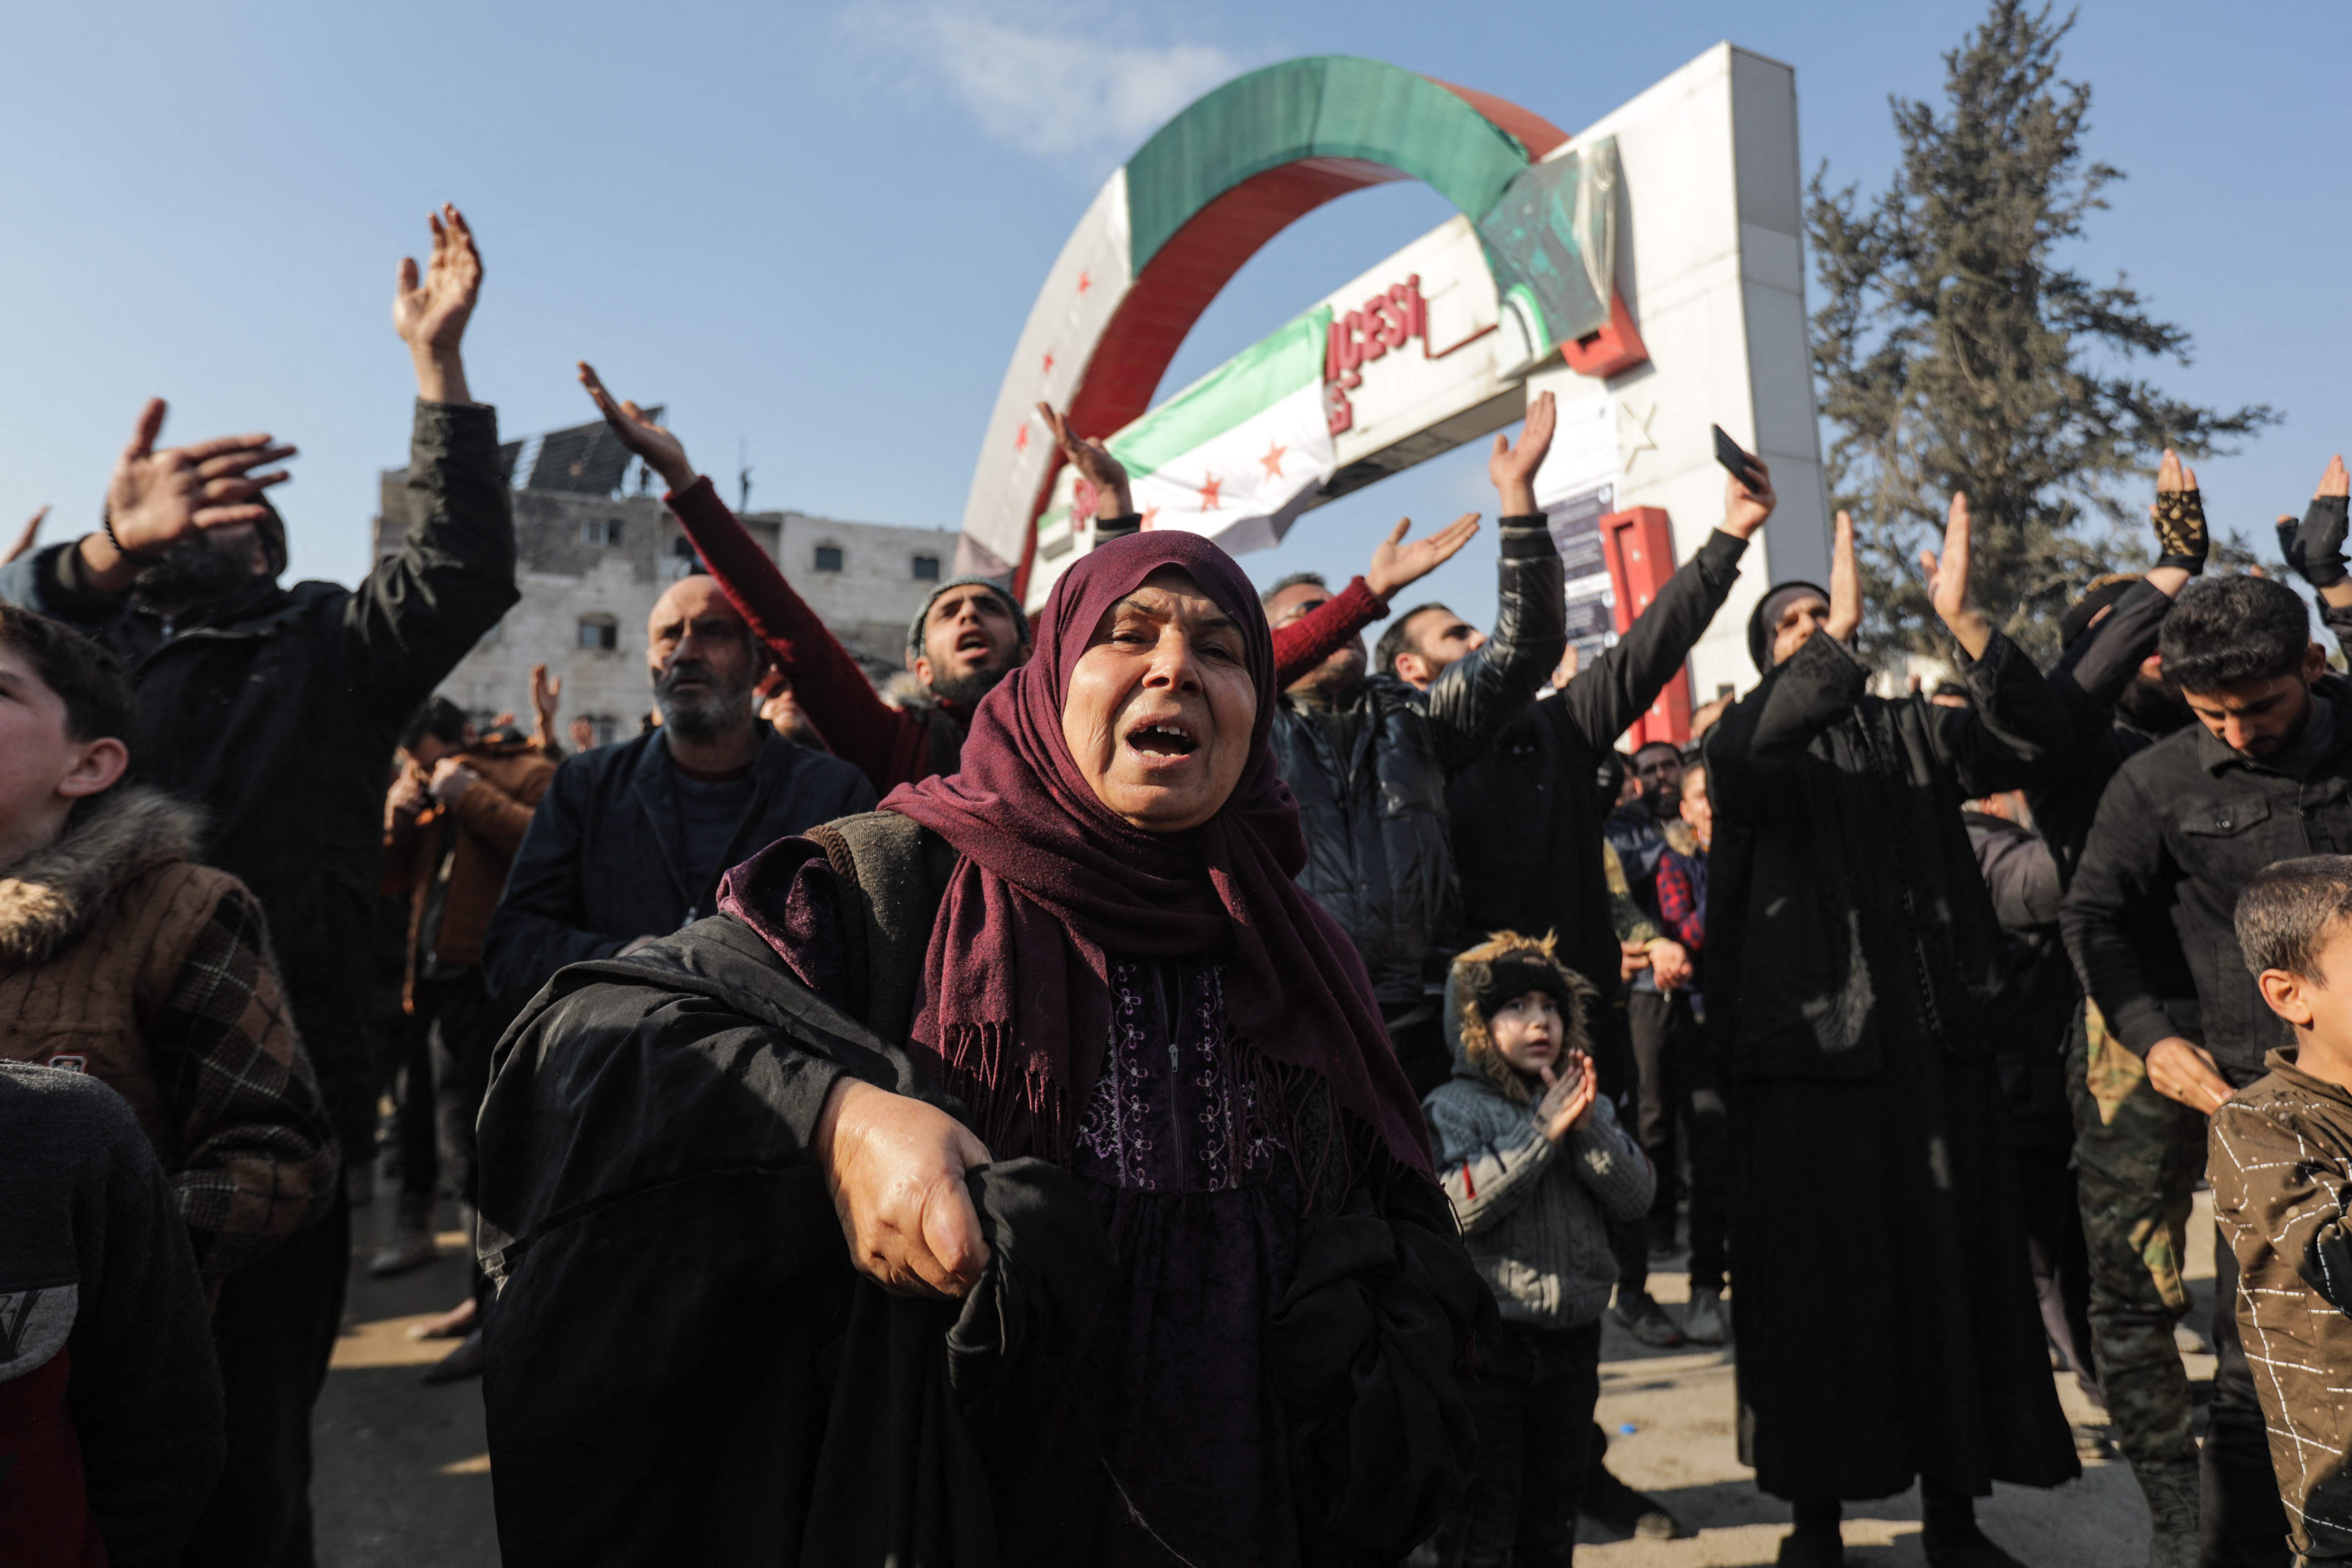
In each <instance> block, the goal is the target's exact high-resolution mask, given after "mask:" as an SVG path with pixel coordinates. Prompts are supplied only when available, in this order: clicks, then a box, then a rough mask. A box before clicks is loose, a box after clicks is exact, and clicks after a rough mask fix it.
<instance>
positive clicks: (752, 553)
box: [662, 474, 930, 795]
mask: <svg viewBox="0 0 2352 1568" xmlns="http://www.w3.org/2000/svg"><path fill="white" fill-rule="evenodd" d="M662 499H663V500H665V501H667V502H668V503H669V510H670V511H671V512H672V513H673V514H675V515H676V516H677V521H678V526H679V527H680V528H683V529H685V530H686V536H687V538H688V539H690V540H692V541H693V542H694V548H695V549H696V551H697V552H699V553H700V554H701V556H702V560H703V563H704V564H705V565H707V566H709V568H710V577H711V581H713V582H715V583H717V584H719V592H721V593H723V594H725V595H727V598H728V602H729V603H730V604H732V605H734V606H735V608H736V609H737V610H738V611H740V613H741V614H742V616H743V618H744V619H745V620H746V621H748V622H750V623H751V631H752V634H753V635H754V636H756V637H759V639H760V640H761V642H763V643H765V644H767V645H768V651H769V652H771V653H772V654H774V655H775V656H776V662H777V663H778V664H780V665H782V667H783V668H784V670H785V672H786V673H787V674H789V675H790V676H791V677H792V678H793V696H794V697H796V698H797V699H798V700H799V701H800V705H801V707H802V709H803V710H804V711H805V712H806V713H807V714H808V716H809V719H810V721H812V722H813V723H814V724H815V725H816V727H817V728H818V729H819V730H820V731H823V732H824V738H825V742H826V743H827V744H829V745H830V746H832V748H833V751H834V754H835V756H838V757H840V758H841V759H843V760H844V761H845V762H848V763H854V764H855V765H856V767H857V768H858V769H859V770H860V771H861V772H863V773H865V774H866V777H867V778H869V779H871V780H873V781H874V787H875V788H876V789H877V790H878V791H879V792H881V793H882V794H884V795H887V794H889V793H890V791H891V789H892V788H893V787H895V786H896V785H898V784H905V783H908V782H910V781H912V780H914V779H918V778H920V777H922V776H923V775H924V774H925V773H929V772H930V745H929V739H930V737H929V733H928V731H926V730H925V729H924V727H923V721H922V719H921V718H920V717H919V716H918V715H916V714H913V713H905V712H901V711H900V710H898V709H896V708H893V707H891V706H890V705H889V704H888V703H887V702H885V701H883V700H882V699H881V696H880V695H879V694H878V693H877V692H876V691H875V689H874V683H873V682H871V681H869V680H867V679H866V671H865V670H863V669H861V668H858V664H857V660H856V659H855V658H851V657H850V653H849V650H848V649H847V648H845V647H842V646H841V639H840V638H838V637H835V636H834V635H833V633H832V631H831V630H830V629H828V628H827V627H826V626H825V624H824V621H822V620H820V619H818V618H817V615H816V612H815V611H814V610H812V609H810V608H809V607H808V605H807V603H806V601H804V600H803V599H802V597H801V596H800V595H798V594H795V593H793V585H792V584H790V583H787V582H786V581H784V574H782V572H780V571H778V570H776V563H774V562H773V561H772V560H770V559H769V558H768V552H766V551H764V550H762V549H761V548H760V545H759V542H758V541H756V540H754V539H753V538H752V537H751V534H749V533H748V532H746V531H744V528H743V525H742V524H741V523H740V522H738V521H735V514H734V513H733V512H731V511H730V510H727V503H726V502H725V501H723V500H719V492H718V491H717V490H716V489H713V488H712V487H711V483H710V476H709V475H708V474H705V475H703V476H701V477H700V478H699V479H696V480H695V481H694V483H692V484H690V485H688V486H687V487H686V489H683V490H679V491H677V492H676V493H675V494H672V495H667V496H664V497H663V498H662Z"/></svg>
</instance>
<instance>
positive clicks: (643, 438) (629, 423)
mask: <svg viewBox="0 0 2352 1568" xmlns="http://www.w3.org/2000/svg"><path fill="white" fill-rule="evenodd" d="M580 384H581V385H583V386H584V387H586V388H587V389H588V395H589V397H590V398H591V399H593V401H594V403H595V405H596V411H597V412H598V413H599V414H602V415H603V416H604V423H605V424H607V425H609V426H612V427H613V434H614V435H615V436H617V437H620V438H621V445H622V446H624V447H627V448H628V449H629V450H630V451H632V452H635V454H636V455H637V456H638V457H640V458H644V459H645V460H646V467H648V468H652V469H653V471H654V472H656V473H657V474H659V475H660V476H661V477H662V483H664V484H666V485H667V486H668V487H669V489H670V493H671V494H672V495H676V494H677V492H678V491H680V490H682V489H686V488H687V487H688V485H690V484H692V483H694V481H695V479H696V477H697V476H696V474H695V471H694V465H693V464H692V463H689V462H688V461H687V460H686V443H685V442H683V441H681V440H679V439H678V438H677V437H675V436H673V435H671V434H670V433H669V432H668V431H667V430H665V429H663V428H662V427H661V426H658V425H656V424H655V423H654V422H653V421H652V420H650V419H648V418H646V411H645V410H644V409H642V408H639V407H638V406H637V405H635V404H634V403H615V402H614V401H613V395H612V394H611V393H609V392H607V391H605V390H604V383H603V382H601V381H599V380H597V379H596V367H595V366H594V365H593V364H590V363H588V362H587V361H586V360H584V359H583V360H582V361H581V362H580Z"/></svg>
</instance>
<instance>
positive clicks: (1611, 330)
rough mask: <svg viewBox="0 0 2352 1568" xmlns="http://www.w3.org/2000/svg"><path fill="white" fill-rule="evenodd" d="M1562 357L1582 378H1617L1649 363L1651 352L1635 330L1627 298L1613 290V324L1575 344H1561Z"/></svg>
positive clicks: (1611, 318) (1611, 304)
mask: <svg viewBox="0 0 2352 1568" xmlns="http://www.w3.org/2000/svg"><path fill="white" fill-rule="evenodd" d="M1559 357H1560V358H1561V359H1562V360H1565V361H1566V362H1567V363H1568V368H1569V369H1570V370H1572V371H1574V372H1576V374H1579V375H1615V374H1617V373H1618V372H1619V371H1621V370H1631V369H1633V367H1634V366H1635V365H1637V364H1642V363H1646V362H1647V361H1648V359H1649V357H1650V351H1649V349H1648V348H1647V347H1646V346H1645V345H1644V344H1643V342H1642V334H1641V333H1640V332H1638V331H1635V330H1634V328H1633V312H1631V311H1629V310H1626V309H1625V297H1624V296H1623V295H1622V294H1620V293H1618V292H1617V291H1616V290H1615V289H1611V290H1610V291H1609V324H1608V325H1607V326H1605V327H1603V328H1601V330H1600V331H1597V332H1587V333H1585V334H1584V336H1582V337H1580V338H1578V339H1576V340H1575V341H1574V342H1565V343H1562V344H1560V345H1559Z"/></svg>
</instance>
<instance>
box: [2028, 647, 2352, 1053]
mask: <svg viewBox="0 0 2352 1568" xmlns="http://www.w3.org/2000/svg"><path fill="white" fill-rule="evenodd" d="M2313 692H2314V694H2315V696H2316V697H2318V698H2319V699H2320V700H2324V701H2326V702H2328V703H2330V704H2331V705H2332V706H2333V709H2334V713H2335V723H2336V733H2335V740H2334V745H2333V749H2332V751H2331V752H2329V754H2328V755H2327V756H2326V757H2325V758H2323V759H2321V760H2320V762H2319V763H2318V764H2317V766H2315V768H2314V769H2313V770H2312V771H2311V773H2310V776H2309V777H2308V778H2304V779H2297V778H2294V777H2291V776H2289V775H2288V774H2285V773H2280V772H2278V771H2276V770H2275V769H2273V768H2271V767H2268V766H2265V765H2264V764H2263V763H2255V762H2249V761H2247V760H2246V759H2245V758H2243V757H2242V756H2240V755H2239V754H2238V753H2237V752H2234V751H2232V750H2231V749H2230V746H2229V743H2228V742H2225V741H2223V740H2222V739H2221V737H2220V736H2218V735H2215V734H2214V733H2213V732H2212V731H2210V730H2208V729H2206V728H2205V727H2204V726H2203V725H2202V724H2191V725H2189V727H2188V728H2186V729H2184V730H2181V731H2178V732H2177V733H2175V734H2172V735H2170V736H2168V737H2167V738H2166V739H2164V740H2162V741H2159V742H2157V743H2156V744H2154V745H2152V746H2150V747H2148V748H2147V750H2146V751H2143V752H2140V753H2139V754H2138V755H2137V756H2135V757H2133V758H2132V759H2131V760H2130V761H2129V762H2126V763H2124V765H2123V767H2122V768H2121V769H2120V770H2119V771H2118V772H2117V773H2116V777H2115V782H2114V783H2113V784H2110V785H2108V787H2107V793H2106V796H2105V799H2104V800H2102V801H2101V802H2100V803H2099V815H2098V818H2097V820H2096V821H2095V823H2094V824H2093V826H2092V828H2091V837H2090V842H2089V844H2088V845H2087V846H2085V847H2084V851H2083V858H2082V863H2081V864H2080V865H2079V866H2078V867H2077V868H2075V871H2074V885H2073V887H2072V888H2071V889H2068V891H2067V894H2066V903H2065V908H2064V910H2063V914H2062V915H2061V917H2060V921H2061V923H2062V925H2063V928H2064V931H2065V933H2066V948H2067V951H2068V952H2070V953H2072V954H2073V955H2074V967H2075V969H2076V971H2077V972H2078V973H2081V975H2082V977H2083V984H2084V989H2085V990H2087V991H2088V992H2089V993H2090V994H2091V999H2092V1000H2093V1001H2094V1002H2096V1003H2097V1004H2098V1005H2099V1011H2100V1012H2101V1013H2102V1014H2104V1015H2105V1017H2106V1021H2107V1029H2108V1032H2109V1033H2110V1034H2111V1035H2113V1036H2114V1037H2116V1039H2119V1040H2121V1041H2122V1042H2123V1043H2124V1045H2125V1046H2126V1047H2127V1048H2129V1049H2130V1050H2132V1051H2134V1052H2136V1053H2137V1054H2138V1055H2141V1056H2145V1055H2147V1048H2148V1047H2150V1046H2152V1045H2154V1044H2156V1042H2157V1041H2158V1040H2161V1039H2163V1038H2165V1037H2167V1036H2170V1035H2180V1034H2183V1033H2185V1032H2186V1031H2184V1030H2183V1028H2182V1027H2180V1026H2179V1023H2178V1022H2177V1021H2176V1020H2175V1019H2174V1018H2173V1017H2172V1016H2171V1015H2170V1014H2169V1012H2168V1010H2167V1009H2166V1006H2165V998H2166V997H2167V996H2177V995H2179V992H2178V991H2177V990H2172V989H2168V988H2167V987H2165V986H2163V985H2162V984H2160V977H2158V975H2156V974H2155V973H2152V971H2151V967H2150V965H2149V964H2148V963H2147V960H2146V957H2145V953H2144V951H2143V944H2142V943H2141V942H2137V941H2136V940H2135V930H2136V923H2135V917H2136V915H2137V913H2138V912H2139V911H2142V910H2157V911H2160V912H2161V913H2162V914H2164V915H2166V916H2168V918H2169V920H2170V923H2171V926H2172V930H2173V932H2174V934H2175V935H2176V936H2177V937H2178V938H2179V944H2180V951H2181V952H2182V953H2183V954H2185V955H2186V957H2187V959H2188V963H2189V972H2190V974H2191V975H2192V976H2193V978H2194V981H2195V984H2196V994H2197V999H2198V1001H2199V1002H2200V1004H2201V1005H2202V1012H2203V1043H2204V1046H2205V1048H2206V1049H2208V1050H2210V1051H2211V1052H2212V1053H2213V1056H2214V1058H2215V1059H2216V1060H2218V1061H2219V1062H2221V1065H2222V1066H2224V1067H2227V1068H2236V1069H2238V1070H2240V1071H2241V1072H2242V1073H2252V1074H2256V1075H2259V1074H2260V1073H2261V1072H2262V1071H2263V1055H2264V1053H2266V1052H2267V1051H2269V1050H2270V1049H2272V1048H2273V1047H2277V1046H2280V1045H2283V1044H2284V1043H2285V1040H2286V1037H2285V1029H2286V1026H2285V1025H2284V1024H2283V1023H2281V1022H2280V1021H2279V1019H2278V1017H2277V1016H2276V1015H2275V1014H2273V1012H2272V1011H2271V1010H2270V1008H2269V1007H2268V1006H2267V1005H2265V1004H2264V1003H2263V996H2262V992H2261V990H2260V989H2259V988H2258V987H2257V986H2256V985H2255V984H2254V977H2253V976H2252V975H2251V974H2249V973H2246V965H2245V963H2244V961H2243V960H2242V959H2241V958H2240V957H2239V954H2238V935H2237V927H2236V924H2235V919H2236V912H2237V906H2238V895H2239V894H2240V893H2241V892H2242V891H2244V890H2245V886H2246V883H2247V882H2248V881H2249V880H2251V879H2252V877H2253V875H2254V873H2255V872H2257V871H2259V870H2261V869H2262V868H2263V867H2265V866H2268V865H2270V864H2271V863H2272V862H2273V861H2277V860H2286V859H2292V858H2294V857H2296V856H2300V855H2343V854H2352V681H2347V680H2346V679H2344V678H2343V677H2342V676H2336V675H2330V676H2326V677H2324V678H2322V679H2320V681H2319V682H2318V683H2317V685H2315V687H2314V688H2313Z"/></svg>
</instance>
